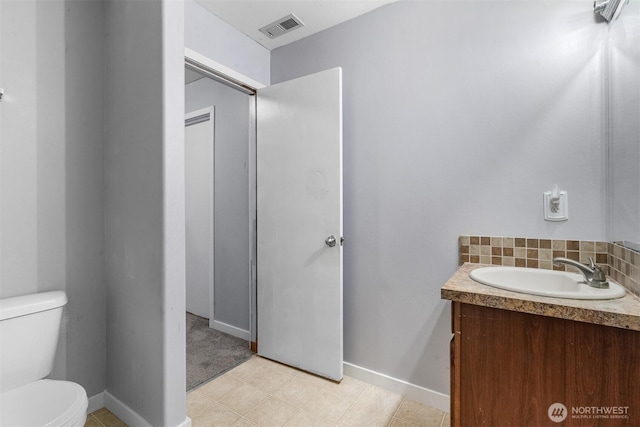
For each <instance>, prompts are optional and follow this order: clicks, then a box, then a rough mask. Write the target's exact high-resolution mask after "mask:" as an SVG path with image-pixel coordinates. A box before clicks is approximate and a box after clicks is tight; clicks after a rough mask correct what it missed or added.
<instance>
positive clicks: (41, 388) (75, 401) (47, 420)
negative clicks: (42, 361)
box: [0, 380, 88, 427]
mask: <svg viewBox="0 0 640 427" xmlns="http://www.w3.org/2000/svg"><path fill="white" fill-rule="evenodd" d="M87 403H88V401H87V393H86V392H85V391H84V388H82V386H80V385H79V384H76V383H72V382H69V381H54V380H40V381H36V382H33V383H29V384H26V385H23V386H22V387H18V388H15V389H13V390H9V391H7V392H5V393H2V394H0V426H5V425H6V426H15V427H21V426H43V427H44V426H54V425H62V424H66V423H68V422H69V420H71V419H73V418H75V417H77V416H78V415H79V414H80V413H82V415H86V413H85V412H86V410H87Z"/></svg>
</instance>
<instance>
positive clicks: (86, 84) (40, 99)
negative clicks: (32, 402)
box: [0, 1, 106, 396]
mask: <svg viewBox="0 0 640 427" xmlns="http://www.w3.org/2000/svg"><path fill="white" fill-rule="evenodd" d="M103 12H104V5H103V4H102V3H101V2H80V1H48V2H43V1H2V2H0V43H1V48H0V52H1V54H2V56H1V57H0V87H2V88H4V89H5V92H6V96H5V99H4V100H3V102H2V103H0V114H1V116H0V135H1V137H0V141H1V144H0V162H1V165H0V174H1V179H0V182H1V185H2V188H1V191H0V210H1V212H0V237H1V238H0V257H1V269H0V298H7V297H11V296H16V295H22V294H28V293H34V292H41V291H46V290H52V289H62V290H65V291H66V293H67V296H68V297H69V303H68V304H67V307H66V313H65V317H64V322H63V329H62V335H61V338H60V343H59V345H58V355H57V359H56V363H55V366H54V371H53V377H54V378H64V379H68V380H71V381H75V382H78V383H80V384H82V386H84V387H85V389H86V390H87V393H88V394H89V396H92V395H94V394H97V393H100V392H102V391H103V390H104V389H105V386H106V336H105V332H106V329H105V328H106V326H105V321H106V320H105V319H106V316H105V306H106V304H105V284H104V266H103V253H102V249H103V240H104V237H103V233H104V216H103V211H104V203H103V186H104V180H103V172H102V171H103V149H104V122H103V117H104V107H103V103H102V100H103V98H104V86H103V84H102V81H103V76H104V66H105V63H104V59H103V58H104V31H103V29H104V23H103Z"/></svg>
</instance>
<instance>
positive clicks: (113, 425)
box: [84, 408, 127, 427]
mask: <svg viewBox="0 0 640 427" xmlns="http://www.w3.org/2000/svg"><path fill="white" fill-rule="evenodd" d="M84 427H127V425H126V424H125V423H123V422H122V420H121V419H120V418H118V417H116V416H115V415H113V414H112V413H111V412H109V410H108V409H106V408H102V409H98V410H97V411H95V412H92V413H90V414H89V415H87V421H86V422H85V423H84Z"/></svg>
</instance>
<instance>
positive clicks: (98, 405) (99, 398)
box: [87, 391, 104, 414]
mask: <svg viewBox="0 0 640 427" xmlns="http://www.w3.org/2000/svg"><path fill="white" fill-rule="evenodd" d="M102 408H104V391H102V392H100V393H98V394H96V395H95V396H91V397H90V398H89V405H88V406H87V414H90V413H92V412H95V411H97V410H98V409H102Z"/></svg>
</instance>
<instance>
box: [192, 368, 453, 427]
mask: <svg viewBox="0 0 640 427" xmlns="http://www.w3.org/2000/svg"><path fill="white" fill-rule="evenodd" d="M187 415H188V416H189V417H190V418H191V420H192V421H193V426H194V427H200V426H238V427H244V426H273V427H277V426H287V427H324V426H363V427H364V426H366V427H376V426H391V427H442V426H449V414H448V413H446V412H443V411H441V410H439V409H435V408H431V407H428V406H425V405H422V404H420V403H418V402H415V401H413V400H410V399H407V398H405V397H403V396H401V395H399V394H396V393H392V392H389V391H387V390H383V389H381V388H379V387H375V386H372V385H369V384H367V383H364V382H362V381H358V380H356V379H353V378H350V377H346V376H345V378H344V379H343V380H342V382H341V383H340V384H336V383H333V382H331V381H328V380H325V379H322V378H319V377H316V376H313V375H310V374H307V373H305V372H301V371H298V370H296V369H292V368H290V367H287V366H284V365H281V364H279V363H275V362H272V361H269V360H267V359H263V358H261V357H258V356H255V357H253V358H251V359H250V360H249V361H247V362H245V363H243V364H242V365H240V366H238V367H236V368H234V369H232V370H231V371H229V372H227V373H225V374H224V375H222V376H220V377H218V378H216V379H215V380H213V381H211V382H209V383H207V384H205V385H204V386H202V387H200V388H198V389H196V390H193V391H191V392H189V393H188V394H187Z"/></svg>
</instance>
